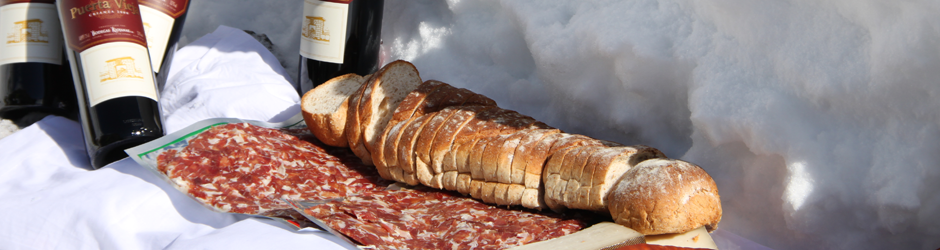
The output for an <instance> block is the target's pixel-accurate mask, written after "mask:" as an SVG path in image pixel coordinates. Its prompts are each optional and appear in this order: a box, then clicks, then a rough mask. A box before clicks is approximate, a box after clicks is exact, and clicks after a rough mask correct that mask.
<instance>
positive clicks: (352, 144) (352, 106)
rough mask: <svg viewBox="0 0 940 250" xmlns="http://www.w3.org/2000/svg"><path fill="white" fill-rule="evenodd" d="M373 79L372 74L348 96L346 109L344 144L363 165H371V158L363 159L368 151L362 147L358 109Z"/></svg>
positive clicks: (369, 89)
mask: <svg viewBox="0 0 940 250" xmlns="http://www.w3.org/2000/svg"><path fill="white" fill-rule="evenodd" d="M374 79H375V74H373V75H372V77H371V78H369V79H366V80H365V81H364V82H363V83H362V85H361V86H359V89H357V90H356V92H353V94H352V95H350V96H349V104H348V105H349V106H348V107H347V109H346V128H345V131H346V143H347V144H348V145H349V149H351V150H352V151H353V153H354V154H355V155H356V156H357V157H359V159H361V160H362V163H363V164H365V165H373V164H372V157H369V158H368V159H366V158H363V157H365V156H367V155H368V150H366V149H365V146H364V145H362V140H361V138H362V135H361V134H362V127H361V124H360V123H361V120H360V119H359V115H360V112H359V107H361V103H362V99H364V96H367V95H368V93H367V92H370V91H371V88H370V86H372V84H371V82H373V81H374Z"/></svg>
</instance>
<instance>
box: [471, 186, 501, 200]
mask: <svg viewBox="0 0 940 250" xmlns="http://www.w3.org/2000/svg"><path fill="white" fill-rule="evenodd" d="M498 184H499V183H496V182H490V181H484V182H483V184H482V186H481V187H480V196H479V197H474V198H477V199H480V200H482V201H483V202H484V203H487V204H497V203H496V195H495V191H496V186H497V185H498Z"/></svg>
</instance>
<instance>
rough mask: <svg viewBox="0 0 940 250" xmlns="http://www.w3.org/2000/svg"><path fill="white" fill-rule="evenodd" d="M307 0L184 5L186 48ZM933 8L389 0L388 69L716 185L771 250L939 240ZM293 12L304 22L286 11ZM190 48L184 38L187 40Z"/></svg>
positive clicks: (735, 225) (278, 18)
mask: <svg viewBox="0 0 940 250" xmlns="http://www.w3.org/2000/svg"><path fill="white" fill-rule="evenodd" d="M300 6H301V4H300V2H299V1H240V2H238V3H237V4H233V3H232V2H230V1H194V2H193V6H192V12H191V14H190V15H189V20H187V26H186V31H185V33H184V35H185V36H186V37H185V39H189V40H194V39H196V38H198V37H199V36H201V35H203V34H206V33H209V32H211V31H212V30H214V29H215V27H216V26H217V25H219V24H224V25H228V26H232V27H236V28H242V29H248V30H254V31H258V32H261V33H265V34H267V35H268V37H270V38H271V40H272V41H273V42H274V43H275V45H276V46H277V47H278V51H277V54H278V56H279V57H280V58H281V62H282V64H284V65H285V66H286V67H287V69H288V71H290V72H291V75H292V76H296V70H297V69H296V67H297V66H296V65H297V47H298V44H299V24H300V22H299V15H300V14H299V13H300V10H299V8H300ZM937 13H940V2H937V1H888V2H884V1H870V0H862V1H801V0H792V1H767V0H718V1H670V0H661V1H656V0H636V1H616V0H610V1H544V0H543V1H535V0H529V1H523V0H515V1H498V0H484V1H459V0H449V1H403V0H387V1H386V10H385V19H384V23H383V26H384V27H383V40H384V51H385V60H386V62H387V61H390V60H394V59H406V60H410V61H412V62H414V63H415V64H416V65H417V67H418V69H419V70H420V71H421V76H422V78H425V79H437V80H442V81H445V82H448V83H451V84H453V85H457V86H460V87H466V88H469V89H472V90H474V91H477V92H481V93H484V94H486V95H488V96H491V97H492V98H494V99H495V100H497V101H498V102H499V103H500V105H501V106H504V107H507V108H511V109H516V110H519V111H521V112H523V113H525V114H529V115H532V116H534V117H536V118H538V119H540V120H542V121H546V122H547V123H548V124H551V125H554V126H556V127H559V128H562V129H564V130H566V131H569V132H575V133H583V134H587V135H590V136H594V137H597V138H603V139H608V140H614V141H618V142H621V143H626V144H646V145H650V146H654V147H657V148H659V149H661V150H662V151H663V152H665V153H666V154H667V155H669V156H671V157H673V158H680V159H683V160H687V161H690V162H693V163H696V164H699V165H701V166H702V167H703V168H704V169H705V170H706V171H708V172H709V173H710V174H711V175H712V176H713V177H714V178H715V180H716V181H717V183H718V187H719V190H720V192H721V195H722V202H723V206H724V209H725V213H724V214H725V216H724V219H723V221H722V223H721V224H720V227H721V228H722V229H723V230H728V231H730V232H734V233H736V234H739V235H742V236H744V237H746V238H748V239H751V240H754V241H756V242H758V243H761V244H764V245H767V246H770V247H773V248H778V249H803V248H838V249H892V248H893V249H897V248H904V249H934V248H937V247H940V192H938V191H937V190H940V154H938V153H937V152H940V127H938V126H940V111H936V110H940V100H938V95H940V82H938V79H940V15H937ZM295 17H296V18H295ZM184 42H185V41H184Z"/></svg>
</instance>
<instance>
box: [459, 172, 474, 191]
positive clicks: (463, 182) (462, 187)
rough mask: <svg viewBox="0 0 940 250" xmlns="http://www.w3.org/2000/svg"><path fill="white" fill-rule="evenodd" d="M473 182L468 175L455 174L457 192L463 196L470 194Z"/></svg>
mask: <svg viewBox="0 0 940 250" xmlns="http://www.w3.org/2000/svg"><path fill="white" fill-rule="evenodd" d="M472 181H473V178H471V177H470V174H469V173H458V174H457V192H458V193H461V194H463V195H469V194H470V191H471V189H470V185H471V182H472Z"/></svg>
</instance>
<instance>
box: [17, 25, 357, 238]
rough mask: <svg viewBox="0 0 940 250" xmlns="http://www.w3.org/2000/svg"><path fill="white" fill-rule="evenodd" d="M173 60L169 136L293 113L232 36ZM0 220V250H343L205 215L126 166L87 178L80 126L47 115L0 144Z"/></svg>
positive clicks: (282, 92)
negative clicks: (217, 120)
mask: <svg viewBox="0 0 940 250" xmlns="http://www.w3.org/2000/svg"><path fill="white" fill-rule="evenodd" d="M176 55H177V57H176V58H175V59H174V62H173V66H174V67H173V69H172V70H171V71H170V74H171V75H170V76H171V77H170V82H168V85H167V87H166V91H164V93H163V95H162V97H161V102H162V103H161V105H162V108H163V109H164V110H165V111H166V113H164V117H165V120H166V121H167V124H165V125H166V128H167V130H168V132H170V131H175V130H177V129H179V128H182V127H184V126H186V125H188V124H190V123H192V122H195V121H199V120H203V119H208V118H214V117H237V118H243V119H252V120H264V121H271V122H277V121H282V120H286V119H287V118H289V117H291V116H293V115H295V114H297V113H298V112H299V106H298V102H299V101H298V100H299V98H298V95H297V93H296V92H295V91H294V89H293V87H292V86H291V85H290V83H289V80H287V79H289V78H287V76H286V74H284V72H285V71H284V69H283V68H282V67H281V66H280V64H278V63H277V60H275V59H274V56H272V55H271V54H270V52H268V51H267V50H266V49H265V48H264V47H263V46H261V44H260V43H258V42H257V41H256V40H254V39H253V38H252V37H251V36H248V35H247V34H244V33H243V32H242V31H240V30H236V29H232V28H228V27H219V29H217V30H216V31H215V32H213V33H211V34H208V35H206V36H205V37H203V38H201V39H199V40H197V41H196V42H194V43H193V44H191V45H188V46H186V47H184V48H182V49H181V50H180V51H179V52H177V53H176ZM0 214H2V216H0V249H309V248H317V249H342V247H341V245H339V244H338V243H337V242H341V241H340V240H339V239H338V238H336V237H335V236H332V235H329V234H327V233H325V232H322V231H319V230H313V229H310V230H304V231H303V232H296V231H293V230H288V229H286V228H285V227H284V226H283V225H281V224H278V222H274V221H271V220H266V219H258V218H248V217H247V216H243V215H233V214H223V213H216V212H213V211H211V210H209V209H206V208H205V207H203V206H202V205H200V204H198V203H197V202H195V201H194V200H192V199H191V198H189V197H188V196H186V195H184V194H182V193H181V192H179V191H177V190H175V189H173V188H172V187H171V186H170V185H168V184H167V183H165V182H164V181H163V180H161V179H159V178H158V177H157V176H156V175H155V174H154V173H152V172H150V171H149V170H147V169H145V168H143V167H141V166H140V165H137V163H135V162H134V161H132V160H131V159H130V158H125V159H124V160H121V161H117V162H114V163H112V164H110V165H108V166H106V167H104V168H102V169H99V170H91V166H90V164H89V161H88V157H87V156H86V153H85V148H84V142H83V140H82V134H81V127H80V126H79V124H78V123H76V122H74V121H70V120H67V119H65V118H61V117H56V116H50V117H47V118H45V119H43V120H41V121H39V122H37V123H35V124H33V125H31V126H29V127H27V128H24V129H23V130H20V131H18V132H16V133H14V134H12V135H9V136H8V137H6V138H3V139H0ZM246 218H247V219H246Z"/></svg>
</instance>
